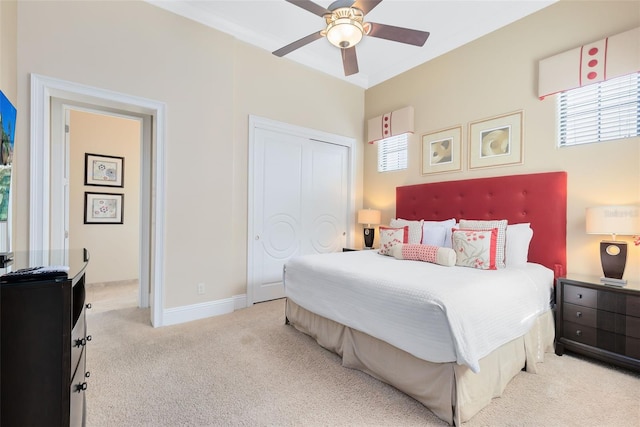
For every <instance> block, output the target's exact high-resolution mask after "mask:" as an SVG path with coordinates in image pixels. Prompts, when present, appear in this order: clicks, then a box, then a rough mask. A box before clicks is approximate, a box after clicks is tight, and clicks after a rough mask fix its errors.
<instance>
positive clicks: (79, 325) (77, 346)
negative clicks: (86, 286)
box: [71, 310, 87, 375]
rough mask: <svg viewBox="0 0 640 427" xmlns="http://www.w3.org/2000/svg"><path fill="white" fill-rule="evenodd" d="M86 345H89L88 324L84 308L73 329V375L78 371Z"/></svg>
mask: <svg viewBox="0 0 640 427" xmlns="http://www.w3.org/2000/svg"><path fill="white" fill-rule="evenodd" d="M85 345H87V324H86V321H85V312H84V310H83V311H82V312H81V314H80V317H78V319H77V321H76V325H75V326H74V328H73V329H72V330H71V375H73V374H74V373H75V371H76V368H77V366H78V362H79V361H80V355H81V354H82V350H83V349H84V347H85Z"/></svg>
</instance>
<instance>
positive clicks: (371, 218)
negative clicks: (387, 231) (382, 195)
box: [358, 209, 380, 225]
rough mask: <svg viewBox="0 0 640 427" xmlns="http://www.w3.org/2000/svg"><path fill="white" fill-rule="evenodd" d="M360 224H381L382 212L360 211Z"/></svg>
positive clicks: (372, 210) (373, 210)
mask: <svg viewBox="0 0 640 427" xmlns="http://www.w3.org/2000/svg"><path fill="white" fill-rule="evenodd" d="M358 224H367V225H371V224H380V211H378V210H375V209H360V210H359V211H358Z"/></svg>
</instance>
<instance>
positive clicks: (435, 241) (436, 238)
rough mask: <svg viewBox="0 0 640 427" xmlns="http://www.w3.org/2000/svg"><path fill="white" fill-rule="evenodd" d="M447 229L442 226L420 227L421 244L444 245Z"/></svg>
mask: <svg viewBox="0 0 640 427" xmlns="http://www.w3.org/2000/svg"><path fill="white" fill-rule="evenodd" d="M446 236H447V230H446V229H445V228H444V227H422V244H423V245H429V246H439V247H444V241H445V239H446Z"/></svg>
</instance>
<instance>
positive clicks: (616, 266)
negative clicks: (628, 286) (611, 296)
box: [600, 240, 627, 280]
mask: <svg viewBox="0 0 640 427" xmlns="http://www.w3.org/2000/svg"><path fill="white" fill-rule="evenodd" d="M600 261H601V262H602V271H603V272H604V278H605V279H618V280H621V279H622V275H623V274H624V268H625V266H626V264H627V243H626V242H618V241H611V242H610V241H606V240H603V241H602V242H600Z"/></svg>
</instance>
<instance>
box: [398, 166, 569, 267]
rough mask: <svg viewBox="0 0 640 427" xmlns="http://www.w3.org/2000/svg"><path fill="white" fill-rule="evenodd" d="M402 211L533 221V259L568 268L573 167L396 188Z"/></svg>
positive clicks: (415, 215) (418, 215) (410, 215)
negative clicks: (569, 180)
mask: <svg viewBox="0 0 640 427" xmlns="http://www.w3.org/2000/svg"><path fill="white" fill-rule="evenodd" d="M396 217H397V218H403V219H412V220H413V219H424V220H430V221H441V220H445V219H449V218H456V220H460V219H462V218H464V219H507V220H508V221H509V224H516V223H519V222H530V223H531V228H532V229H533V239H532V240H531V245H530V247H529V261H530V262H536V263H538V264H542V265H544V266H546V267H548V268H550V269H552V270H554V272H555V275H556V277H558V276H561V275H563V274H564V273H565V272H566V267H567V257H566V238H567V173H566V172H549V173H536V174H527V175H511V176H501V177H493V178H478V179H468V180H461V181H447V182H436V183H429V184H417V185H408V186H404V187H397V188H396Z"/></svg>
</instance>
